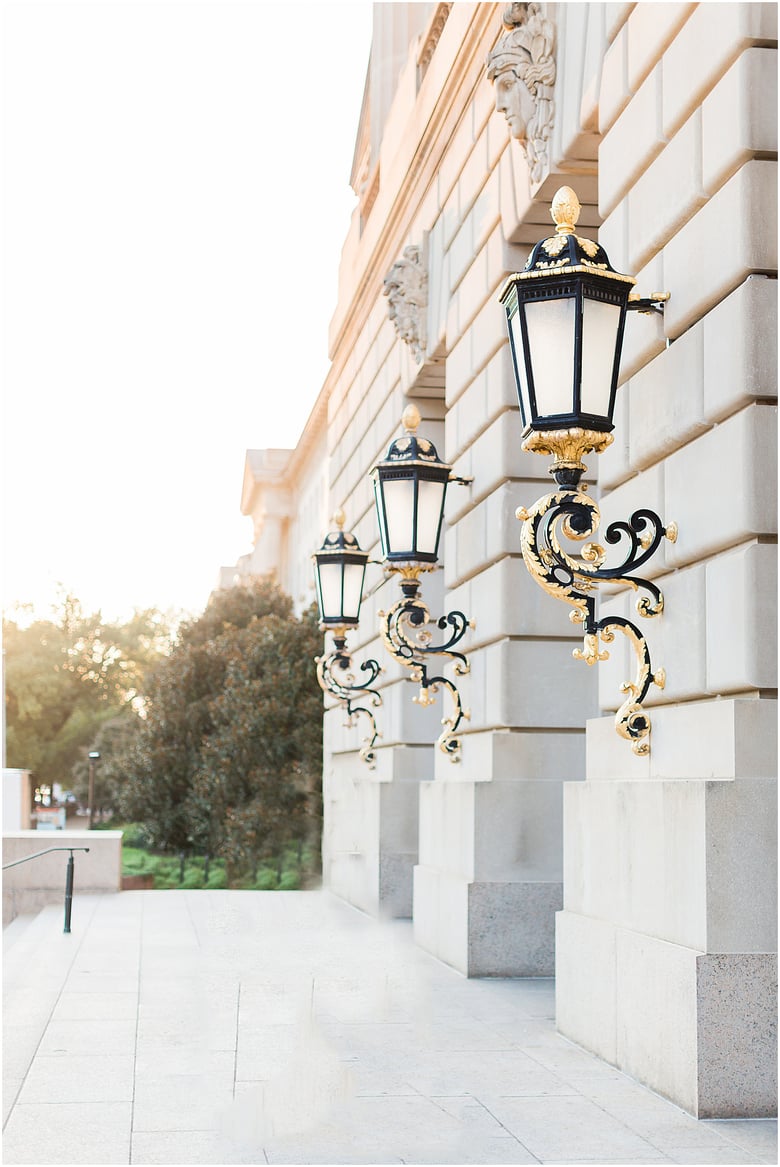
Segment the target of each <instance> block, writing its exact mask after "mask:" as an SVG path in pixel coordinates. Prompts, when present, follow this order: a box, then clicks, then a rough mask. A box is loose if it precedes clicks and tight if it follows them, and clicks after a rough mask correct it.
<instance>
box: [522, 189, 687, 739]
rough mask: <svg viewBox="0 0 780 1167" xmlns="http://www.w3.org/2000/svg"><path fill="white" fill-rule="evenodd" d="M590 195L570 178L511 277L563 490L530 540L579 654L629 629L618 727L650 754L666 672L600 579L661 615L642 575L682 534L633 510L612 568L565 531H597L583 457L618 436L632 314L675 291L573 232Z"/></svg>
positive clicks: (541, 449) (532, 558)
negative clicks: (649, 705) (654, 289)
mask: <svg viewBox="0 0 780 1167" xmlns="http://www.w3.org/2000/svg"><path fill="white" fill-rule="evenodd" d="M579 212H580V204H579V201H578V199H577V196H576V194H575V193H574V191H573V190H571V188H570V187H562V188H561V190H559V191H558V193H557V194H556V196H555V198H554V199H553V203H552V208H551V214H552V217H553V220H554V221H555V223H556V224H557V228H556V234H555V235H554V236H553V237H552V238H551V239H543V240H542V241H541V242H540V243H537V244H536V246H535V247H534V249H533V251H532V252H531V255H530V256H529V259H528V263H527V264H526V266H525V269H524V270H523V271H522V272H519V273H516V274H515V275H512V276H510V277H509V279H508V280H507V281H506V283H505V285H504V288H503V290H502V292H501V297H500V299H501V303H502V304H503V305H504V307H505V309H506V314H507V325H508V330H509V340H510V346H511V351H512V360H513V366H514V373H515V380H516V383H517V395H518V399H519V402H520V412H521V415H522V420H523V426H524V429H523V444H522V448H523V449H524V450H528V451H533V452H535V453H539V454H551V455H553V458H554V461H553V464H552V466H551V467H550V473H551V474H552V475H553V477H554V478H555V482H556V485H557V487H558V489H557V490H556V491H554V492H553V493H552V494H548V495H546V496H545V497H544V498H542V499H540V500H539V501H538V502H537V503H536V504H535V505H534V506H533V507H531V509H530V510H526V509H525V508H520V510H518V512H517V514H518V518H519V519H521V520H522V522H523V528H522V533H521V548H522V552H523V559H524V560H525V564H526V567H527V568H528V570H529V572H530V574H531V575H532V576H533V578H534V579H535V580H536V582H537V583H538V584H539V585H540V586H541V587H542V588H544V589H545V591H547V592H549V593H550V594H551V595H553V596H555V597H556V598H557V599H561V600H565V601H566V602H567V603H569V604H571V605H572V607H573V609H574V610H573V612H572V613H571V619H572V620H573V621H574V622H575V623H579V624H582V625H583V629H584V637H585V639H584V647H583V648H582V649H576V650H575V652H574V655H575V657H577V658H578V659H580V660H585V661H587V663H588V664H589V665H590V664H593V663H595V661H597V660H606V659H607V657H608V655H609V654H608V652H607V651H602V650H600V648H599V637H600V638H601V641H602V642H603V643H605V644H609V643H610V642H612V641H613V640H614V636H615V630H618V631H620V632H622V633H623V635H625V636H626V638H627V639H628V641H629V643H630V644H631V645H632V647H633V648H634V651H635V653H636V655H637V660H638V671H637V676H636V679H635V680H634V681H633V682H631V681H628V682H626V683H625V684H624V685H623V691H624V692H625V693H626V694H627V697H626V700H625V701H624V703H623V705H622V706H621V707H620V709H619V710H618V712H617V715H616V718H615V725H616V729H617V731H618V733H619V734H621V736H623V737H625V738H627V739H628V740H629V741H631V744H632V749H633V750H634V752H635V753H636V754H646V753H648V751H649V748H650V746H649V741H648V735H649V733H650V719H649V717H648V715H647V713H645V711H644V710H643V708H642V701H643V700H644V699H645V697H646V695H647V692H648V690H649V688H650V685H651V684H655V685H656V686H657V687H658V688H661V689H662V688H663V687H664V683H665V674H664V671H663V669H656V670H655V671H653V670H652V668H651V665H650V654H649V651H648V647H647V643H646V641H645V639H644V637H643V635H642V633H641V632H640V630H639V629H638V628H637V626H636V625H635V624H632V623H631V621H629V620H625V619H623V618H622V617H619V616H611V617H605V618H604V619H601V620H597V619H596V612H595V610H596V598H595V594H594V589H595V587H596V585H597V584H598V583H600V582H604V581H608V582H610V583H619V584H626V585H628V586H629V587H631V588H634V589H635V590H636V589H638V588H642V589H643V590H644V591H645V592H646V593H648V594H647V595H645V596H643V597H641V598H640V599H639V600H638V601H637V610H638V611H639V614H640V615H641V616H657V615H658V614H659V613H660V612H661V611H662V610H663V596H662V595H661V592H660V590H659V589H658V588H657V587H656V586H655V584H653V583H650V582H649V581H647V580H643V579H640V578H639V577H637V576H636V575H635V574H634V572H635V571H636V570H637V569H638V568H639V567H641V566H642V565H643V564H644V563H646V562H647V561H648V559H650V557H651V556H652V555H653V554H654V552H655V551H656V549H657V548H658V546H659V545H660V542H661V540H662V538H664V536H665V537H666V538H667V539H669V540H670V542H674V541H675V539H676V538H677V528H676V526H675V524H674V523H669V524H667V526H666V527H664V526H663V524H662V522H661V519H660V518H659V516H658V515H657V514H656V513H655V512H654V511H651V510H647V509H642V510H638V511H635V512H634V513H633V514H632V515H631V518H630V519H629V521H628V522H617V523H611V524H610V526H609V527H608V528H607V530H606V533H605V539H606V542H607V543H609V544H610V545H613V546H614V545H615V544H618V543H620V542H621V541H627V543H624V546H625V552H624V555H623V559H622V561H621V562H620V564H619V565H617V566H615V567H607V566H605V561H606V552H605V550H604V548H603V547H601V546H599V545H598V544H596V543H587V544H585V546H584V547H583V548H582V553H581V554H580V555H577V554H574V553H570V552H569V551H567V550H566V548H565V547H564V545H563V544H562V542H561V539H560V535H563V536H564V537H565V538H567V539H570V540H583V539H587V538H589V537H590V536H592V535H593V534H594V533H595V531H596V529H597V528H598V525H599V522H600V520H601V516H600V513H599V509H598V507H597V505H596V503H595V502H594V501H593V500H592V499H591V498H589V497H588V496H587V495H586V494H585V488H582V489H580V479H581V478H582V475H583V473H584V471H585V465H584V464H583V462H582V457H583V455H584V454H586V453H588V452H589V451H595V452H597V453H598V452H600V451H602V450H604V449H605V448H606V447H607V446H608V445H609V444H610V443H611V441H612V430H613V428H614V426H613V421H612V415H613V411H614V406H615V393H616V390H617V381H618V373H619V368H620V353H621V348H622V344H623V329H624V325H625V317H626V312H627V311H629V310H638V311H642V312H653V311H662V303H663V301H664V300H666V299H668V293H655V294H653V295H652V296H650V297H649V298H647V299H641V298H640V297H638V296H636V295H635V294H633V293H632V291H631V289H632V287H633V285H634V284H635V282H636V281H635V280H634V278H633V276H627V275H621V274H620V273H619V272H616V271H615V270H614V268H613V267H612V265H611V264H610V262H609V260H608V258H607V255H606V252H605V251H604V249H603V248H602V247H600V246H599V245H598V244H597V243H594V242H593V241H592V240H590V239H582V238H580V237H579V236H578V235H577V234H576V231H575V227H576V223H577V219H578V217H579Z"/></svg>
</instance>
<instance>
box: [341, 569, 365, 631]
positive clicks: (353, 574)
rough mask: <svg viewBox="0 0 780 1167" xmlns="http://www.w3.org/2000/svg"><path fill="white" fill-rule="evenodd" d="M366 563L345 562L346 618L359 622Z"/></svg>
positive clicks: (349, 621) (354, 622) (355, 622)
mask: <svg viewBox="0 0 780 1167" xmlns="http://www.w3.org/2000/svg"><path fill="white" fill-rule="evenodd" d="M365 574H366V568H365V564H362V563H345V564H344V619H345V620H346V621H347V622H348V623H352V624H357V622H358V619H359V617H360V601H361V600H362V598H363V577H364V575H365Z"/></svg>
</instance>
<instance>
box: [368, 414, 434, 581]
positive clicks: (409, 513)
mask: <svg viewBox="0 0 780 1167" xmlns="http://www.w3.org/2000/svg"><path fill="white" fill-rule="evenodd" d="M402 421H403V425H404V431H405V432H404V435H403V437H400V438H397V439H396V441H394V442H393V443H392V444H391V446H390V448H389V450H388V451H387V457H386V458H385V460H384V461H383V462H378V463H377V464H376V466H374V468H373V469H372V471H371V477H372V479H373V482H374V498H375V501H376V513H377V518H378V521H379V537H380V540H381V543H382V555H383V557H384V558H385V560H387V562H388V564H389V565H390V566H392V565H393V564H399V565H400V564H407V565H409V566H417V567H419V568H420V569H421V570H426V569H427V568H432V567H433V566H434V564H435V563H436V561H437V559H438V557H439V538H440V536H441V528H442V521H443V517H444V500H445V497H446V494H447V483H448V482H449V481H450V472H451V470H452V467H451V466H448V465H447V464H446V463H445V462H442V461H441V459H440V458H439V456H438V454H437V453H436V448H435V447H434V445H433V443H432V442H430V441H428V439H427V438H418V437H417V434H416V432H415V431H416V429H417V426H418V425H419V424H420V413H419V411H418V409H417V408H416V406H414V405H409V406H407V408H406V409H405V410H404V414H403V417H402Z"/></svg>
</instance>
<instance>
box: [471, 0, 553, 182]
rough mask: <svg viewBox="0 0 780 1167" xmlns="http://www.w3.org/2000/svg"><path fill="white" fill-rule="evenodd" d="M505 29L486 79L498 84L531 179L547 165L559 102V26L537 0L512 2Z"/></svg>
mask: <svg viewBox="0 0 780 1167" xmlns="http://www.w3.org/2000/svg"><path fill="white" fill-rule="evenodd" d="M503 20H504V32H503V34H502V35H501V37H499V39H498V41H497V43H496V46H495V48H494V49H493V50H492V51H491V52H490V53H489V54H488V59H487V77H488V80H489V81H493V82H494V83H495V87H496V109H497V110H498V112H499V113H503V114H504V116H505V117H506V119H507V121H508V123H509V129H510V132H511V134H512V137H513V138H517V139H518V141H519V142H520V143H521V145H522V146H523V149H524V151H525V155H526V158H527V160H528V168H529V171H530V177H531V182H532V183H538V182H541V181H542V179H543V178H544V176H545V172H546V169H547V166H548V163H549V158H548V140H549V138H550V134H551V133H552V126H553V117H554V113H555V106H554V102H553V94H554V86H555V56H554V53H555V25H554V24H553V22H552V21H551V20H548V19H547V18H546V17H544V16H543V15H542V14H541V11H540V7H539V5H538V4H534V3H531V4H510V5H509V6H508V7H507V9H506V10H505V12H504V17H503Z"/></svg>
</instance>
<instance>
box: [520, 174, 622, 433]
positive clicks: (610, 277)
mask: <svg viewBox="0 0 780 1167" xmlns="http://www.w3.org/2000/svg"><path fill="white" fill-rule="evenodd" d="M579 212H580V204H579V201H578V199H577V196H576V194H575V193H574V191H573V190H571V188H570V187H562V188H561V190H559V191H558V193H557V194H556V196H555V198H554V199H553V203H552V208H551V214H552V217H553V219H554V220H555V222H556V224H557V228H556V234H555V235H554V236H553V237H552V238H550V239H543V240H542V241H541V242H540V243H537V244H536V246H535V247H534V249H533V251H532V252H531V255H530V256H529V259H528V263H527V264H526V266H525V268H524V270H523V271H522V272H518V273H517V274H515V275H511V276H510V277H509V279H508V280H507V281H506V284H505V285H504V288H503V291H502V292H501V297H500V298H501V303H502V304H503V305H504V308H505V310H506V314H507V325H508V329H509V339H510V344H511V349H512V360H513V365H514V374H515V381H516V385H517V395H518V399H519V402H520V412H521V414H522V420H523V427H524V434H523V436H524V438H526V439H527V438H528V437H529V436H530V435H531V434H532V433H533V431H542V432H544V431H550V430H565V429H571V428H577V429H581V430H586V431H595V432H596V433H609V432H610V431H611V430H612V429H613V428H614V427H613V422H612V415H613V412H614V408H615V393H616V390H617V381H618V372H619V368H620V353H621V349H622V346H623V330H624V326H625V318H626V310H627V308H628V301H629V294H630V292H631V288H632V286H633V285H634V283H635V282H636V281H635V280H634V278H633V276H627V275H621V273H620V272H616V271H615V270H614V268H613V267H612V265H611V264H610V262H609V259H608V258H607V254H606V252H605V251H604V249H603V247H600V246H599V244H597V243H594V242H593V241H592V240H590V239H582V238H580V236H578V235H576V234H575V224H576V222H577V219H578V217H579ZM526 448H534V446H533V444H532V443H531V444H530V445H529V446H527V447H526Z"/></svg>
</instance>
